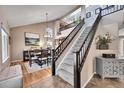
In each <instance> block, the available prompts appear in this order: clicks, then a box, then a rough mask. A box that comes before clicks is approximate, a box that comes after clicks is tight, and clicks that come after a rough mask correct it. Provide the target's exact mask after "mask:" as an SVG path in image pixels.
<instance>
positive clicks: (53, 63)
mask: <svg viewBox="0 0 124 93" xmlns="http://www.w3.org/2000/svg"><path fill="white" fill-rule="evenodd" d="M54 54H55V50H54V49H52V76H55V74H56V66H55V61H54V56H55V55H54Z"/></svg>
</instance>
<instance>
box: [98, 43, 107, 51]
mask: <svg viewBox="0 0 124 93" xmlns="http://www.w3.org/2000/svg"><path fill="white" fill-rule="evenodd" d="M97 49H101V50H106V49H109V45H108V44H101V45H97Z"/></svg>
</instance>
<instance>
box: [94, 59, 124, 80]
mask: <svg viewBox="0 0 124 93" xmlns="http://www.w3.org/2000/svg"><path fill="white" fill-rule="evenodd" d="M96 73H97V74H99V75H100V76H101V77H102V78H103V79H104V78H123V77H124V59H116V58H103V57H97V58H96Z"/></svg>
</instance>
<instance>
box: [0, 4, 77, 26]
mask: <svg viewBox="0 0 124 93" xmlns="http://www.w3.org/2000/svg"><path fill="white" fill-rule="evenodd" d="M76 7H78V6H77V5H4V6H0V8H1V9H2V11H3V12H4V14H5V16H6V18H7V21H8V24H9V26H10V27H17V26H23V25H29V24H34V23H40V22H45V21H46V15H45V14H46V12H47V13H48V21H52V20H56V19H58V18H61V17H63V16H64V15H66V14H67V13H69V12H70V11H72V10H73V9H75V8H76Z"/></svg>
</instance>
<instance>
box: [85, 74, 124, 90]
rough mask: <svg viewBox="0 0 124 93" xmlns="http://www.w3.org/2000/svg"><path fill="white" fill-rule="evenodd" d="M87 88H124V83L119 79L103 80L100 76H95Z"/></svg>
mask: <svg viewBox="0 0 124 93" xmlns="http://www.w3.org/2000/svg"><path fill="white" fill-rule="evenodd" d="M86 88H124V82H122V81H119V80H118V79H112V78H111V79H110V78H109V79H107V78H106V79H104V80H103V79H101V78H100V76H98V75H95V76H94V77H93V78H92V79H91V80H90V82H89V83H88V84H87V86H86Z"/></svg>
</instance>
